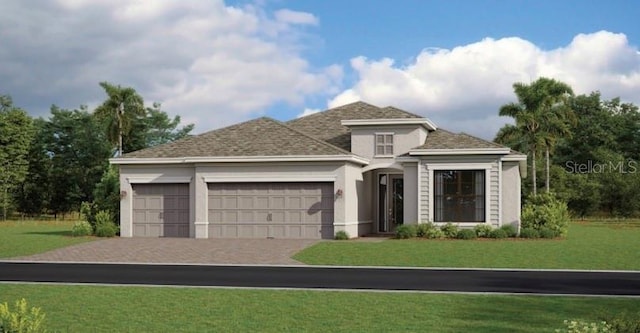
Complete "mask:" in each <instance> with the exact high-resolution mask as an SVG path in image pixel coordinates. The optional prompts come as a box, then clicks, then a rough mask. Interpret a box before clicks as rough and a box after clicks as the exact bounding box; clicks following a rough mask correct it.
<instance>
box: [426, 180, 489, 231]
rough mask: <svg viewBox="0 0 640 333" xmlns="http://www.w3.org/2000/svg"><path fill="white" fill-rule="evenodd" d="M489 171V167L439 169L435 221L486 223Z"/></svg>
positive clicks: (436, 184) (435, 183) (434, 187)
mask: <svg viewBox="0 0 640 333" xmlns="http://www.w3.org/2000/svg"><path fill="white" fill-rule="evenodd" d="M485 173H486V172H485V170H436V171H435V172H434V178H435V179H434V182H433V192H434V202H433V203H434V207H433V208H434V213H435V214H434V220H435V222H485V209H486V207H485V195H486V193H485V188H486V187H485Z"/></svg>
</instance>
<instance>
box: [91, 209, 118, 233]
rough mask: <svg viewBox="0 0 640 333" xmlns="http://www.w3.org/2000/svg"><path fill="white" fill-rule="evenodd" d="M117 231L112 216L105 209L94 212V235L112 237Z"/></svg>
mask: <svg viewBox="0 0 640 333" xmlns="http://www.w3.org/2000/svg"><path fill="white" fill-rule="evenodd" d="M117 233H118V226H117V225H116V224H115V223H114V222H113V216H112V215H111V213H110V212H109V211H107V210H101V211H99V212H98V213H97V214H96V232H95V234H96V236H98V237H113V236H115V235H116V234H117Z"/></svg>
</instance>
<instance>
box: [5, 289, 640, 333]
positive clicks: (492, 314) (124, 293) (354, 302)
mask: <svg viewBox="0 0 640 333" xmlns="http://www.w3.org/2000/svg"><path fill="white" fill-rule="evenodd" d="M19 298H25V299H27V301H28V302H29V305H30V306H37V307H40V308H42V311H43V312H44V313H45V314H46V316H47V317H46V324H47V327H48V328H49V329H50V330H52V331H54V332H58V331H62V332H213V331H216V332H306V331H310V332H313V331H315V332H329V331H330V332H393V331H411V332H516V331H517V332H553V330H554V329H555V328H560V327H562V321H563V320H564V319H575V318H584V319H589V320H592V319H597V317H598V315H599V314H601V313H603V311H604V312H607V313H609V314H617V313H620V312H623V311H630V312H631V311H633V312H634V313H635V312H636V311H637V309H638V308H640V299H631V298H587V297H540V296H528V297H525V296H496V295H444V294H423V293H382V292H338V291H284V290H279V291H274V290H247V289H244V290H233V289H203V288H163V287H107V286H54V285H34V284H30V285H24V284H0V302H6V301H8V302H10V303H12V302H13V301H14V300H16V299H19Z"/></svg>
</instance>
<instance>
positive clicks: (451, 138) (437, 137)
mask: <svg viewBox="0 0 640 333" xmlns="http://www.w3.org/2000/svg"><path fill="white" fill-rule="evenodd" d="M475 148H506V147H505V146H503V145H500V144H497V143H495V142H491V141H487V140H483V139H480V138H477V137H475V136H472V135H469V134H466V133H453V132H449V131H447V130H444V129H442V128H438V129H437V130H435V131H433V132H429V134H428V135H427V139H426V140H425V143H424V144H423V145H421V146H418V147H416V149H475Z"/></svg>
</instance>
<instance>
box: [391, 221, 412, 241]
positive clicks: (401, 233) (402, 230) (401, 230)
mask: <svg viewBox="0 0 640 333" xmlns="http://www.w3.org/2000/svg"><path fill="white" fill-rule="evenodd" d="M413 237H416V226H415V225H413V224H402V225H399V226H397V227H396V238H399V239H407V238H413Z"/></svg>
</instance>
